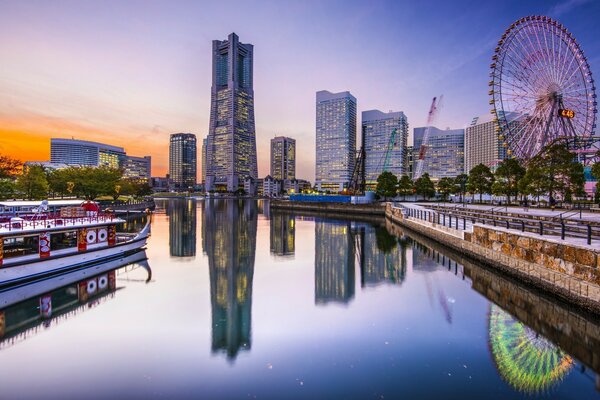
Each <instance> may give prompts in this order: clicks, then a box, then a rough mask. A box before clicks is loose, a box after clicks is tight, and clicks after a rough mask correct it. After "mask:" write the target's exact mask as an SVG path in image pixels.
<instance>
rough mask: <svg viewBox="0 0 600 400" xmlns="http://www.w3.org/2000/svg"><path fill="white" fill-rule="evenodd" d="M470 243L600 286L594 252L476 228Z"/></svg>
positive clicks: (598, 255) (598, 256)
mask: <svg viewBox="0 0 600 400" xmlns="http://www.w3.org/2000/svg"><path fill="white" fill-rule="evenodd" d="M471 242H472V243H475V244H478V245H480V246H483V247H485V248H487V249H491V250H493V251H497V252H499V253H502V254H505V255H507V256H510V257H514V258H517V259H519V260H524V261H527V262H530V263H534V264H537V265H540V266H543V267H545V268H547V269H549V270H551V271H556V272H561V273H563V274H568V275H571V276H575V277H577V278H579V279H581V280H584V281H586V282H590V283H594V284H596V285H600V253H599V252H598V251H596V250H592V249H589V248H585V247H581V246H577V245H572V244H568V243H565V242H562V243H561V242H559V241H557V240H552V239H547V240H546V239H540V238H536V237H532V236H530V235H527V234H520V233H512V232H506V231H503V230H498V229H492V228H488V227H483V226H478V225H476V226H475V227H474V229H473V235H472V238H471Z"/></svg>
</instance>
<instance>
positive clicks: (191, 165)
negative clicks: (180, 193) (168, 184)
mask: <svg viewBox="0 0 600 400" xmlns="http://www.w3.org/2000/svg"><path fill="white" fill-rule="evenodd" d="M169 177H170V178H171V181H172V182H173V184H174V185H175V187H177V188H178V189H190V188H192V187H194V185H196V135H194V134H193V133H173V134H172V135H171V141H170V143H169Z"/></svg>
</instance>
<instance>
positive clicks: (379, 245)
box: [360, 225, 408, 286]
mask: <svg viewBox="0 0 600 400" xmlns="http://www.w3.org/2000/svg"><path fill="white" fill-rule="evenodd" d="M361 231H362V232H361V235H360V237H361V241H362V243H361V245H360V252H361V256H360V267H361V286H375V285H379V284H381V283H390V284H400V283H402V282H403V281H404V278H405V277H406V266H407V256H406V253H407V248H408V245H407V244H406V243H405V242H404V241H398V239H397V238H396V237H395V236H394V235H392V234H390V233H389V232H388V231H387V229H386V228H385V227H374V226H372V225H366V226H364V227H362V229H361Z"/></svg>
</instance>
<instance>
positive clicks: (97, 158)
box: [50, 138, 125, 168]
mask: <svg viewBox="0 0 600 400" xmlns="http://www.w3.org/2000/svg"><path fill="white" fill-rule="evenodd" d="M124 158H125V149H123V148H122V147H117V146H111V145H108V144H103V143H97V142H90V141H87V140H77V139H60V138H52V139H50V162H51V163H53V164H67V165H81V166H91V167H99V166H108V167H111V168H119V167H120V166H121V163H122V161H123V159H124Z"/></svg>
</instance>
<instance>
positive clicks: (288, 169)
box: [271, 136, 296, 180]
mask: <svg viewBox="0 0 600 400" xmlns="http://www.w3.org/2000/svg"><path fill="white" fill-rule="evenodd" d="M271 176H272V177H273V179H279V180H292V179H296V140H294V139H292V138H289V137H285V136H276V137H274V138H273V139H271Z"/></svg>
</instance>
